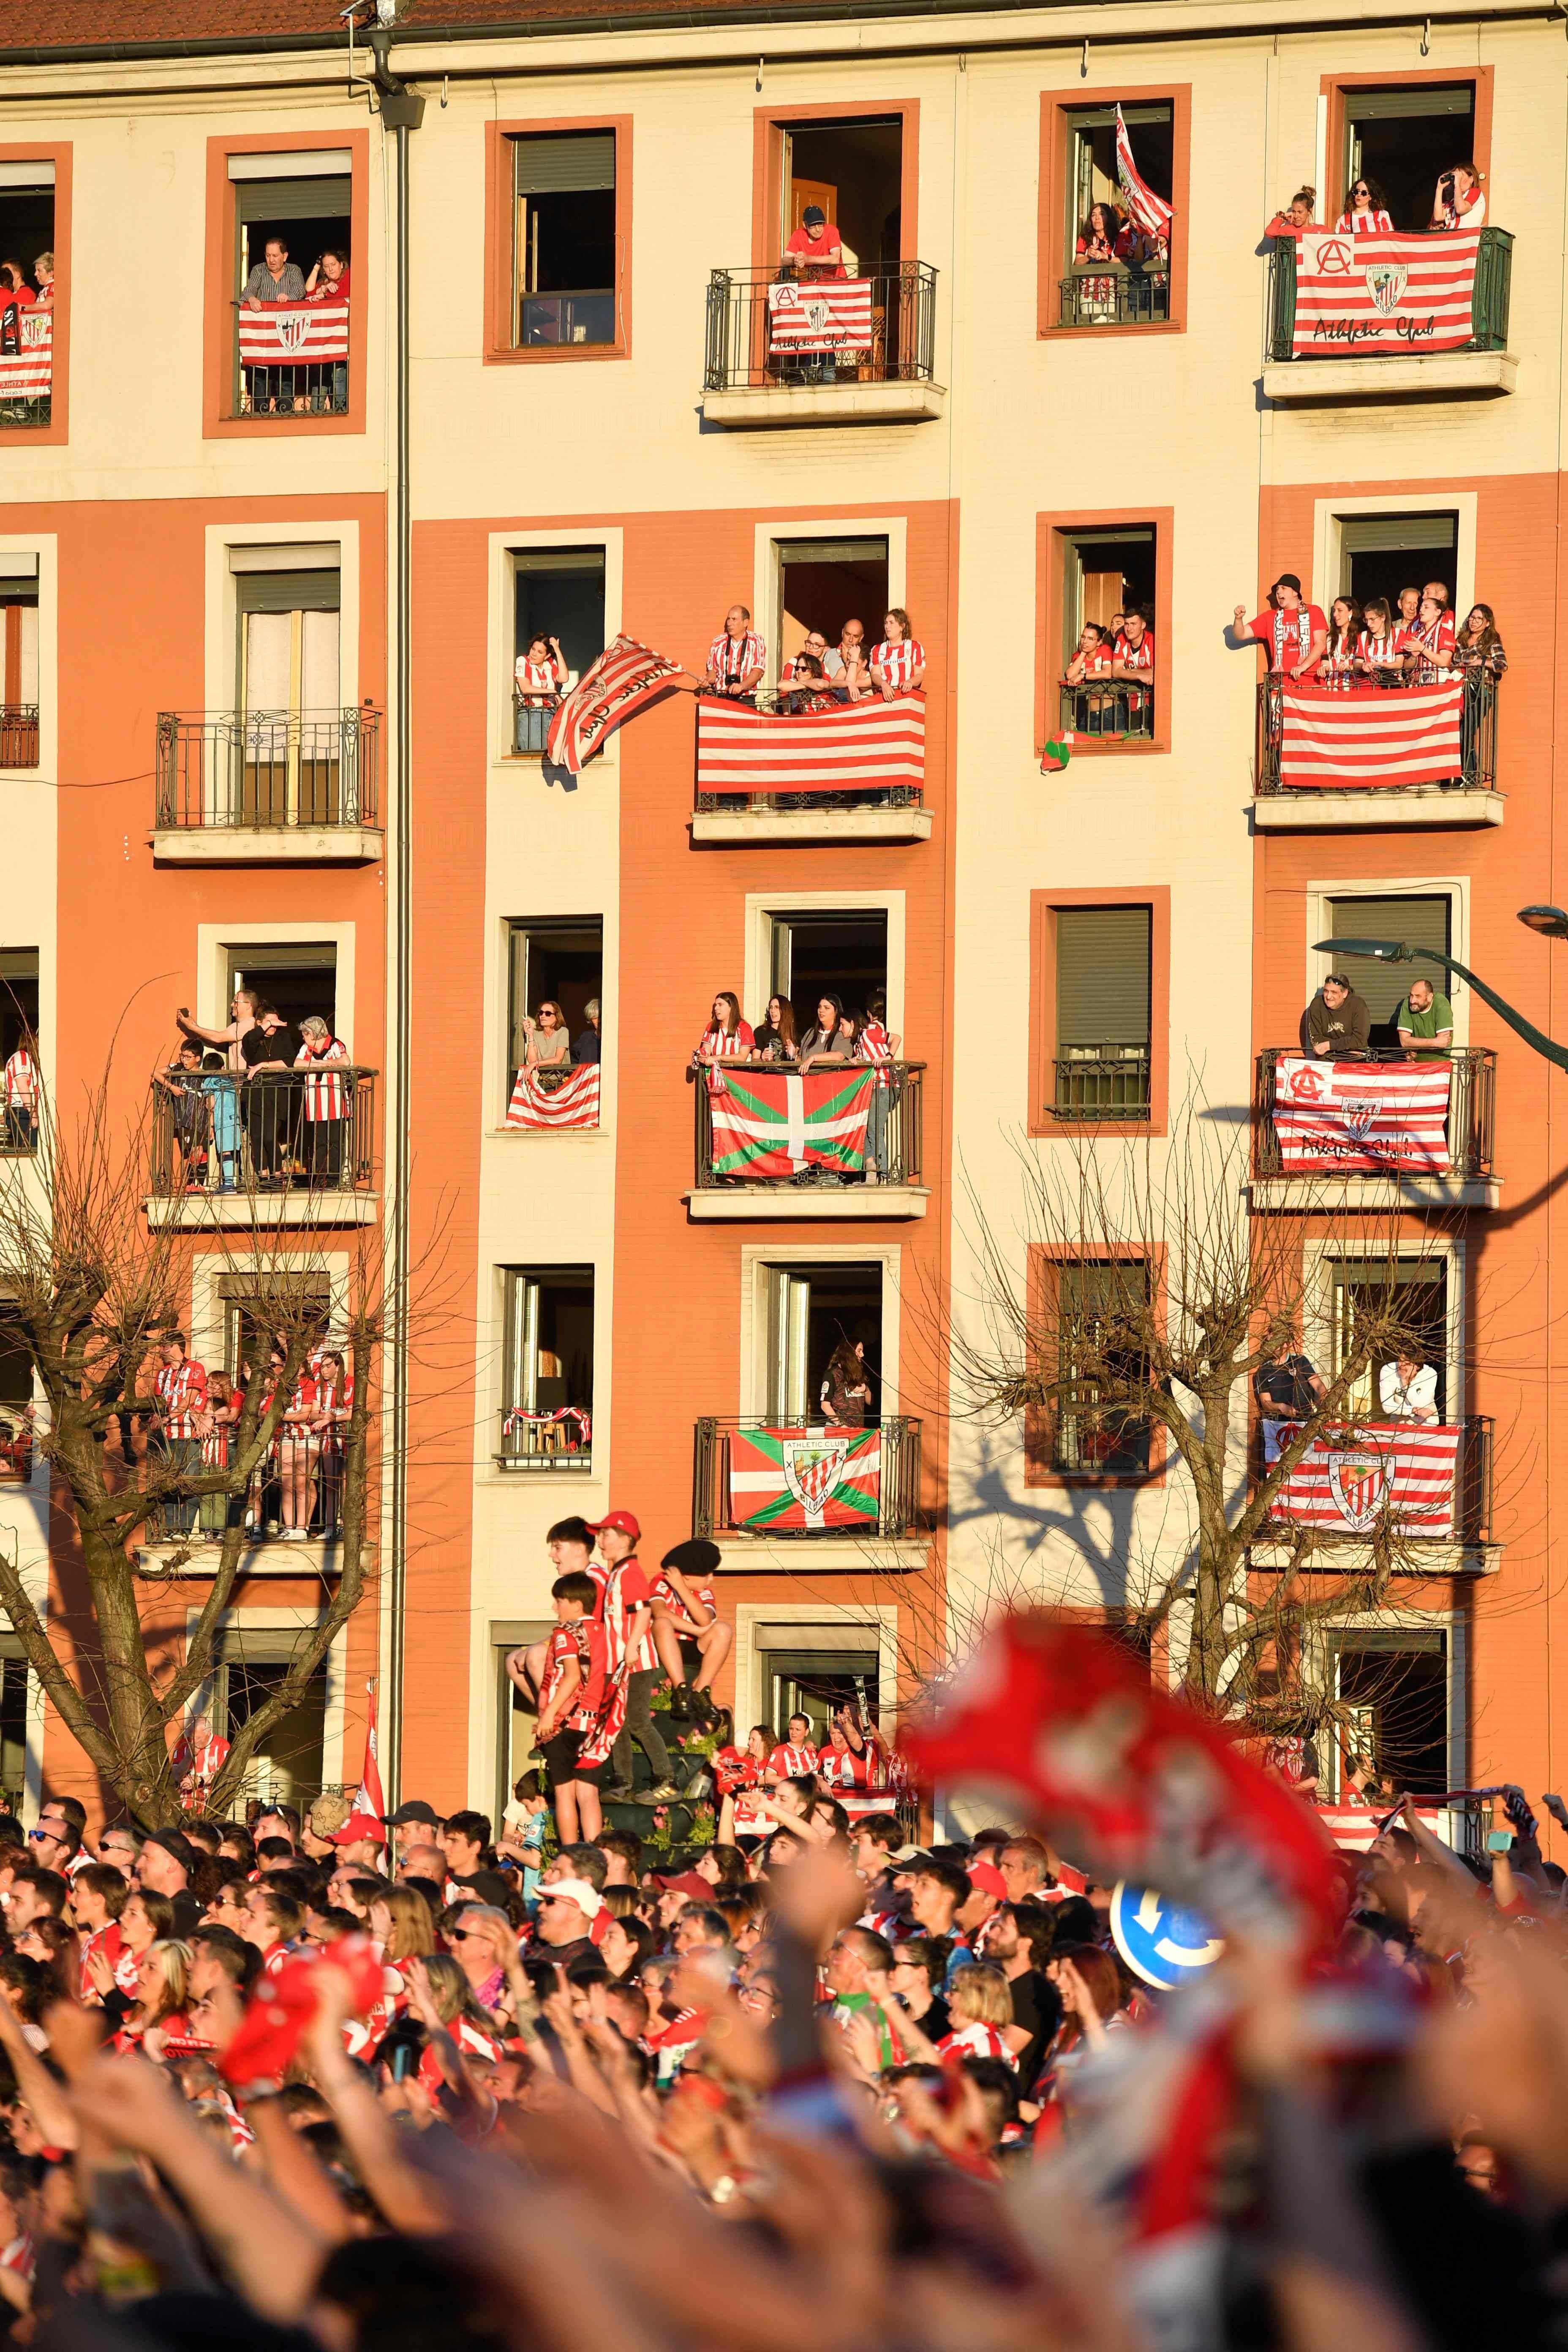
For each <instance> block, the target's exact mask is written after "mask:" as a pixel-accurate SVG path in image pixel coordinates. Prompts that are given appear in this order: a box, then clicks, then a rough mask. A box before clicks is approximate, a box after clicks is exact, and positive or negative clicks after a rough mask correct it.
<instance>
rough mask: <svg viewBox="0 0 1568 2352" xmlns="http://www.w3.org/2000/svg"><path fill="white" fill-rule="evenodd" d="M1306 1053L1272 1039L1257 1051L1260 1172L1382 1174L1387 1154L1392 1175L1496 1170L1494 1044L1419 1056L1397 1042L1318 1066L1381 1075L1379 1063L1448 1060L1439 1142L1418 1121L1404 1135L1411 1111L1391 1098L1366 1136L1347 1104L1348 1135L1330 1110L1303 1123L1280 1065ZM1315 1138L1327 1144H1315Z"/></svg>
mask: <svg viewBox="0 0 1568 2352" xmlns="http://www.w3.org/2000/svg"><path fill="white" fill-rule="evenodd" d="M1306 1059H1307V1057H1306V1056H1304V1055H1302V1053H1301V1049H1300V1046H1299V1045H1269V1046H1267V1047H1266V1048H1265V1049H1264V1051H1263V1052H1262V1053H1261V1054H1259V1055H1258V1079H1257V1093H1256V1097H1255V1099H1254V1104H1253V1115H1252V1167H1253V1173H1254V1174H1255V1175H1256V1176H1260V1177H1268V1176H1301V1177H1302V1178H1315V1177H1321V1176H1322V1175H1324V1174H1333V1173H1334V1172H1335V1171H1336V1169H1338V1170H1340V1171H1342V1172H1344V1173H1347V1174H1366V1173H1369V1172H1370V1173H1375V1172H1377V1166H1378V1162H1379V1160H1380V1159H1381V1160H1382V1161H1383V1162H1384V1166H1385V1170H1386V1172H1387V1174H1389V1175H1390V1176H1399V1177H1403V1178H1410V1177H1417V1176H1421V1175H1426V1174H1430V1175H1442V1176H1450V1177H1478V1176H1489V1175H1490V1174H1491V1173H1492V1172H1493V1169H1492V1151H1493V1138H1494V1135H1495V1132H1496V1127H1495V1122H1496V1115H1497V1055H1496V1054H1495V1053H1493V1051H1492V1050H1491V1048H1490V1046H1488V1045H1454V1046H1450V1047H1449V1048H1448V1049H1447V1053H1446V1054H1444V1053H1440V1052H1438V1051H1437V1050H1436V1049H1434V1050H1433V1051H1432V1052H1431V1053H1430V1054H1427V1055H1422V1056H1418V1057H1417V1058H1415V1059H1414V1060H1413V1059H1412V1058H1411V1057H1410V1056H1409V1055H1405V1054H1404V1053H1403V1052H1401V1051H1400V1049H1399V1048H1398V1047H1397V1046H1395V1047H1394V1048H1392V1049H1390V1050H1383V1051H1379V1052H1376V1053H1373V1054H1372V1055H1368V1056H1367V1057H1366V1059H1365V1060H1364V1061H1362V1062H1358V1063H1354V1064H1350V1065H1347V1064H1345V1063H1343V1062H1334V1063H1325V1064H1322V1065H1320V1066H1321V1067H1322V1068H1324V1069H1331V1070H1335V1071H1343V1070H1345V1069H1347V1068H1352V1069H1359V1070H1366V1071H1368V1072H1369V1073H1371V1074H1372V1075H1373V1077H1374V1079H1375V1073H1376V1071H1377V1070H1378V1069H1380V1068H1381V1069H1385V1070H1398V1071H1401V1072H1409V1073H1414V1072H1416V1071H1419V1070H1421V1069H1422V1068H1424V1067H1429V1066H1430V1065H1431V1064H1432V1063H1433V1062H1435V1061H1438V1060H1443V1061H1446V1062H1447V1076H1448V1100H1447V1110H1446V1112H1445V1113H1444V1119H1443V1137H1444V1140H1443V1144H1442V1146H1441V1148H1440V1149H1438V1148H1436V1147H1434V1146H1433V1145H1432V1144H1431V1143H1430V1142H1429V1141H1428V1140H1427V1139H1426V1137H1425V1136H1424V1135H1422V1134H1420V1133H1419V1131H1418V1130H1416V1129H1414V1128H1413V1129H1412V1134H1413V1137H1414V1141H1413V1143H1411V1144H1408V1145H1407V1144H1405V1143H1402V1142H1401V1140H1400V1138H1399V1136H1398V1134H1397V1132H1396V1130H1397V1129H1398V1127H1399V1124H1400V1121H1401V1118H1402V1117H1403V1116H1404V1114H1403V1113H1402V1111H1401V1108H1400V1106H1399V1105H1398V1104H1397V1103H1396V1102H1395V1101H1394V1100H1393V1099H1392V1097H1391V1099H1390V1102H1389V1103H1388V1105H1387V1106H1386V1107H1381V1108H1383V1109H1384V1115H1383V1116H1382V1117H1381V1118H1380V1119H1379V1121H1378V1123H1377V1124H1376V1125H1375V1126H1373V1127H1372V1128H1370V1129H1367V1130H1366V1131H1365V1132H1364V1133H1363V1137H1362V1138H1361V1139H1358V1138H1357V1135H1356V1132H1355V1120H1354V1119H1353V1118H1352V1117H1351V1116H1350V1114H1349V1112H1348V1111H1347V1114H1346V1118H1345V1131H1344V1136H1343V1139H1341V1138H1339V1137H1338V1136H1337V1134H1336V1133H1335V1132H1334V1131H1333V1129H1332V1128H1331V1125H1330V1124H1329V1122H1330V1120H1331V1118H1332V1113H1331V1112H1328V1111H1325V1112H1323V1113H1321V1114H1320V1113H1316V1112H1309V1118H1310V1121H1311V1124H1310V1126H1305V1127H1304V1126H1303V1121H1302V1112H1301V1105H1300V1102H1299V1101H1298V1102H1296V1103H1293V1104H1292V1103H1290V1102H1289V1101H1288V1100H1287V1099H1286V1098H1285V1097H1283V1095H1282V1093H1281V1080H1280V1066H1281V1065H1282V1064H1284V1063H1288V1062H1296V1063H1300V1062H1302V1061H1304V1060H1306ZM1280 1112H1283V1114H1284V1117H1283V1124H1282V1125H1281V1122H1280V1119H1279V1118H1278V1117H1277V1113H1280ZM1418 1116H1419V1114H1418V1113H1417V1111H1416V1110H1415V1108H1414V1107H1413V1108H1412V1109H1411V1111H1410V1114H1409V1117H1410V1118H1411V1119H1412V1120H1413V1121H1414V1120H1415V1118H1417V1117H1418ZM1325 1139H1326V1142H1325ZM1316 1144H1321V1145H1323V1148H1321V1149H1315V1148H1314V1146H1315V1145H1316ZM1435 1161H1436V1164H1434V1162H1435Z"/></svg>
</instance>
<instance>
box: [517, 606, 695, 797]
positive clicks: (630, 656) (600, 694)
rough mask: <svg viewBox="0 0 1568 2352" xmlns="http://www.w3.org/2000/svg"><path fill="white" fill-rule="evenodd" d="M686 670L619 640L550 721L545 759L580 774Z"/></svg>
mask: <svg viewBox="0 0 1568 2352" xmlns="http://www.w3.org/2000/svg"><path fill="white" fill-rule="evenodd" d="M686 676H688V672H687V671H686V670H685V669H683V668H682V667H681V665H680V664H679V662H677V661H671V660H670V659H669V657H668V655H667V654H656V653H654V652H653V651H652V650H651V648H650V647H649V646H639V645H638V643H637V639H636V638H635V637H616V638H615V639H614V640H613V641H612V642H611V643H610V644H609V645H607V646H605V650H604V652H603V653H602V654H601V655H600V656H599V658H598V660H597V661H596V662H595V664H594V666H593V667H592V668H591V669H589V670H586V671H584V675H583V676H582V677H580V678H579V679H578V681H577V683H576V685H575V686H574V688H572V691H571V693H570V694H568V695H566V696H565V697H564V698H563V700H562V702H561V704H560V706H559V708H558V709H557V710H556V712H555V716H554V717H553V719H552V720H551V722H550V734H549V737H548V739H547V740H546V743H545V747H544V756H545V758H546V759H547V760H548V761H550V762H551V764H552V766H554V767H557V768H565V769H566V770H567V771H568V772H569V773H570V774H572V775H574V776H575V775H580V774H581V772H582V771H583V768H584V765H585V763H586V762H587V761H589V760H591V759H592V758H593V756H594V754H595V751H598V750H599V749H600V748H601V746H602V745H603V744H604V743H605V742H606V741H607V740H608V739H609V737H610V736H612V735H613V734H614V733H615V731H616V728H617V727H622V726H624V725H625V724H626V720H627V719H635V718H636V717H637V712H638V711H639V710H646V709H647V707H648V705H649V703H650V702H657V701H658V698H659V697H660V696H661V695H663V694H667V693H668V691H669V688H671V687H672V686H673V684H674V683H675V680H676V679H677V678H679V677H686Z"/></svg>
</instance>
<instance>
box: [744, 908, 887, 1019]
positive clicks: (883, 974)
mask: <svg viewBox="0 0 1568 2352" xmlns="http://www.w3.org/2000/svg"><path fill="white" fill-rule="evenodd" d="M769 929H770V931H771V934H772V947H773V953H772V972H771V975H770V978H769V982H768V985H769V988H770V991H771V992H773V993H774V994H777V995H779V996H785V997H787V998H788V999H789V1001H790V1003H791V1004H792V1005H793V1006H794V1008H795V1035H796V1036H797V1037H800V1036H803V1035H804V1034H805V1032H806V1031H807V1030H808V1029H810V1028H813V1027H815V1025H816V1017H817V1007H818V1004H819V1003H820V1002H821V1000H822V999H823V998H824V997H825V996H836V997H837V999H838V1001H839V1003H841V1004H842V1005H844V1006H845V1007H846V1008H847V1010H849V1011H852V1012H864V1010H865V1008H866V1004H867V1002H868V998H869V997H870V995H871V993H872V992H873V991H874V990H876V989H884V990H885V989H886V987H887V985H888V917H887V911H886V909H885V908H870V909H868V911H867V912H866V913H864V914H861V913H857V912H855V911H854V910H845V909H839V908H833V909H831V910H826V909H825V910H823V911H821V912H818V911H817V910H816V909H815V908H810V909H802V910H800V911H798V912H797V911H796V910H795V909H793V908H792V909H787V910H785V911H784V912H781V913H778V914H775V915H773V916H772V917H771V918H770V921H769ZM764 1010H765V1008H764V1007H762V1006H759V1007H758V1012H759V1013H763V1011H764Z"/></svg>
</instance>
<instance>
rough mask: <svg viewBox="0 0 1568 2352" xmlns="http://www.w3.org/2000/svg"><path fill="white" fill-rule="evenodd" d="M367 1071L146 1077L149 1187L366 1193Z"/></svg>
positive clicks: (370, 1080) (157, 1191)
mask: <svg viewBox="0 0 1568 2352" xmlns="http://www.w3.org/2000/svg"><path fill="white" fill-rule="evenodd" d="M379 1075H380V1074H379V1072H377V1071H375V1070H367V1069H361V1068H360V1067H359V1066H357V1065H356V1064H354V1063H353V1062H321V1063H318V1064H317V1065H316V1066H314V1067H313V1068H311V1069H308V1070H304V1069H301V1070H261V1071H258V1073H257V1075H256V1076H254V1077H246V1076H242V1075H240V1074H238V1073H236V1072H234V1071H230V1070H212V1071H201V1070H190V1071H186V1070H181V1069H177V1068H176V1069H174V1070H171V1071H169V1072H167V1073H165V1075H164V1076H163V1077H160V1078H154V1080H153V1103H152V1149H151V1154H150V1160H151V1166H150V1171H149V1185H148V1189H149V1191H150V1192H151V1193H152V1194H153V1198H154V1199H155V1200H164V1201H169V1200H178V1199H179V1198H181V1197H182V1196H188V1197H189V1198H190V1199H191V1200H192V1202H195V1201H196V1200H197V1199H198V1198H200V1197H203V1196H205V1198H207V1199H208V1200H214V1199H217V1198H221V1197H222V1196H224V1195H226V1194H229V1195H232V1194H247V1193H257V1194H261V1195H269V1194H276V1193H289V1194H292V1195H294V1196H295V1198H296V1200H297V1202H298V1204H299V1205H300V1207H302V1208H308V1205H309V1202H310V1200H311V1198H312V1197H315V1196H318V1195H320V1194H323V1193H329V1192H331V1193H342V1192H374V1190H375V1189H376V1178H375V1162H374V1149H375V1081H376V1078H377V1077H378V1076H379Z"/></svg>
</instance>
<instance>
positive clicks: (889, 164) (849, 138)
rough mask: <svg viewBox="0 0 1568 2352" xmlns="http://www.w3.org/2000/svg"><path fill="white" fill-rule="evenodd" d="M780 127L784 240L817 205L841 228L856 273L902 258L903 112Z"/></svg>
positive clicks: (846, 260) (846, 255) (847, 260)
mask: <svg viewBox="0 0 1568 2352" xmlns="http://www.w3.org/2000/svg"><path fill="white" fill-rule="evenodd" d="M780 131H781V151H782V163H783V173H784V177H783V190H782V194H783V203H782V205H781V213H782V217H783V221H784V241H785V242H786V243H787V241H788V239H789V236H790V234H791V232H792V231H793V230H795V229H797V228H799V227H800V226H801V224H802V222H803V221H804V219H805V211H806V207H807V205H817V206H819V207H820V209H821V210H822V211H823V212H824V213H825V214H826V216H827V219H828V221H829V222H830V223H831V224H832V226H834V227H835V228H836V229H837V231H838V236H839V240H840V243H841V244H842V246H843V248H844V266H845V268H846V269H847V270H848V271H849V272H850V274H851V275H852V276H856V277H869V276H870V275H872V274H873V272H874V271H876V270H877V269H878V268H881V267H883V266H884V265H887V264H889V263H895V264H896V263H897V261H898V260H899V258H900V253H901V251H902V235H903V199H902V190H903V166H904V124H903V117H902V116H901V115H899V114H890V115H888V116H886V117H882V116H876V115H854V116H851V117H849V118H848V119H847V121H842V122H827V121H823V122H817V121H807V122H794V123H790V122H786V123H783V124H781V126H780Z"/></svg>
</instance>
